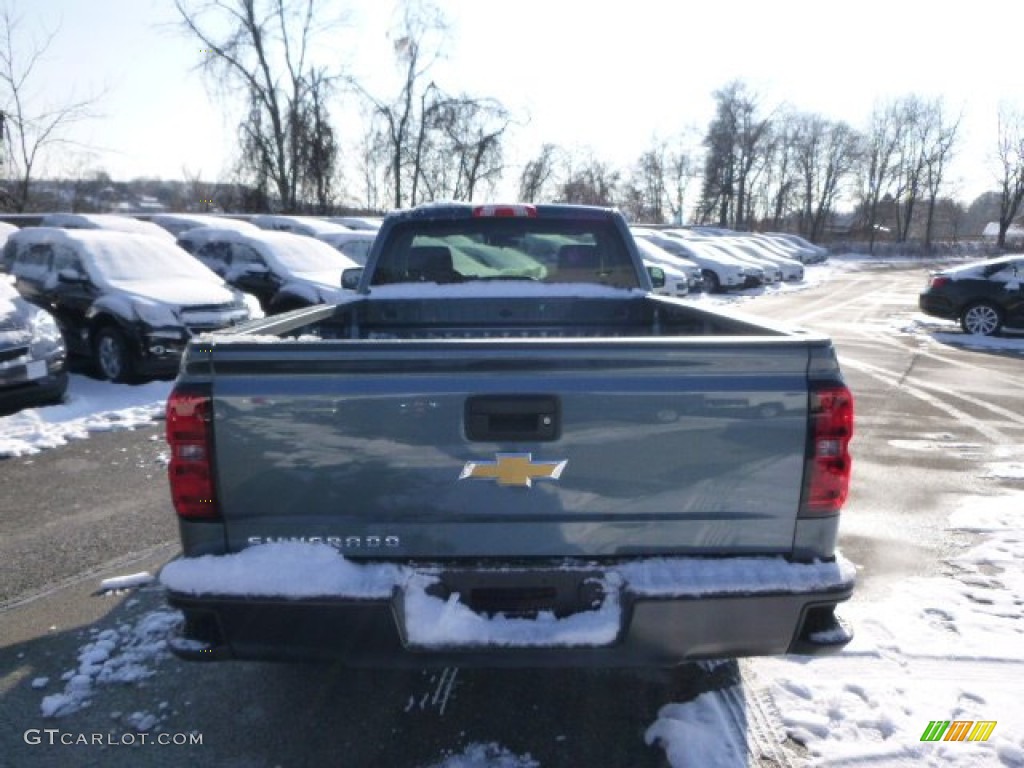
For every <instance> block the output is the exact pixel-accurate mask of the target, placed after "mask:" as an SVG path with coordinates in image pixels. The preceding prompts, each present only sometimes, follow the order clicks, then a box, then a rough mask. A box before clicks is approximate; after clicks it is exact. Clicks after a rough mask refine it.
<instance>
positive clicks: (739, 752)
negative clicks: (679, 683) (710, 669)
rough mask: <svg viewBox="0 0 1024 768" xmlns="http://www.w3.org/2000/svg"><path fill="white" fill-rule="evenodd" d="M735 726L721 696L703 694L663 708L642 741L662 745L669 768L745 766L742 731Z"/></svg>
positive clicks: (732, 716) (745, 754) (745, 755)
mask: <svg viewBox="0 0 1024 768" xmlns="http://www.w3.org/2000/svg"><path fill="white" fill-rule="evenodd" d="M736 726H737V723H736V722H735V718H734V713H732V712H730V710H729V707H728V706H727V705H726V703H725V700H724V699H723V698H722V695H721V694H720V693H718V692H710V693H702V694H701V695H700V696H698V697H697V698H696V699H694V700H693V701H688V702H685V703H682V704H667V705H666V706H664V707H662V708H661V710H660V711H659V712H658V719H657V720H656V721H655V722H654V724H653V725H651V726H650V727H649V728H648V729H647V732H646V733H645V734H644V740H645V742H646V743H647V744H648V745H652V744H657V745H659V746H661V747H662V748H663V749H664V750H665V754H666V755H667V756H668V759H669V763H671V765H672V768H716V767H717V766H720V768H732V767H733V766H741V765H747V745H746V741H745V739H744V732H743V729H742V728H737V727H736ZM709 734H714V735H713V736H711V737H710V738H709Z"/></svg>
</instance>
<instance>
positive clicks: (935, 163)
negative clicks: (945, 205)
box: [924, 100, 960, 250]
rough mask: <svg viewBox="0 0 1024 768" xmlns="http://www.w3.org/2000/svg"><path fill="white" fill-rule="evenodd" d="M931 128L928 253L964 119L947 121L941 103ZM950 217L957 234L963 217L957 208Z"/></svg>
mask: <svg viewBox="0 0 1024 768" xmlns="http://www.w3.org/2000/svg"><path fill="white" fill-rule="evenodd" d="M931 110H932V111H931V116H930V119H929V123H930V127H929V130H928V133H927V139H926V141H925V145H926V151H925V155H924V191H925V197H926V202H927V210H926V215H925V228H924V245H925V249H926V250H931V247H932V232H933V230H934V227H935V220H936V213H937V212H938V210H937V209H938V201H939V194H940V193H941V191H942V189H943V186H944V185H945V182H946V169H947V168H948V167H949V163H950V161H951V160H952V158H953V154H954V152H955V150H956V143H957V139H958V138H959V133H960V117H959V116H958V117H957V118H956V119H955V120H953V121H952V122H951V121H950V120H949V119H948V118H947V116H946V114H945V109H944V107H943V105H942V101H941V100H936V101H935V102H933V103H932V106H931ZM948 210H949V213H950V215H947V216H945V218H946V219H947V220H948V221H949V222H950V223H951V224H952V232H953V234H954V235H955V234H956V224H958V223H959V217H958V216H956V215H955V214H956V213H957V212H956V210H955V208H949V209H948Z"/></svg>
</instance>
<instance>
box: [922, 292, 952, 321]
mask: <svg viewBox="0 0 1024 768" xmlns="http://www.w3.org/2000/svg"><path fill="white" fill-rule="evenodd" d="M917 306H918V308H919V309H920V310H921V311H922V312H923V313H924V314H926V315H931V316H932V317H941V318H944V319H946V320H958V319H959V313H958V312H957V309H956V307H954V306H953V302H951V301H950V300H949V299H948V298H946V297H945V296H937V295H935V294H930V293H922V294H920V295H919V296H918V299H917Z"/></svg>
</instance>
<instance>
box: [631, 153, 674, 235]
mask: <svg viewBox="0 0 1024 768" xmlns="http://www.w3.org/2000/svg"><path fill="white" fill-rule="evenodd" d="M668 163H669V161H668V148H667V146H666V145H665V143H664V142H655V143H654V145H653V146H651V148H650V149H648V150H646V151H645V152H644V153H643V154H641V155H640V157H639V158H638V159H637V161H636V163H635V164H634V166H633V169H632V171H631V172H630V176H629V179H628V181H627V182H626V184H625V185H624V189H623V200H622V208H623V209H624V210H625V211H626V212H627V213H628V215H629V216H630V218H632V219H633V220H634V221H646V222H651V223H653V224H662V223H664V221H665V208H666V207H667V198H668Z"/></svg>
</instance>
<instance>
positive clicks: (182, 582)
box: [160, 541, 404, 600]
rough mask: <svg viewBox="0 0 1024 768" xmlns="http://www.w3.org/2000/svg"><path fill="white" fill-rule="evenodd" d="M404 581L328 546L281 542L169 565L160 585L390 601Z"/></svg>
mask: <svg viewBox="0 0 1024 768" xmlns="http://www.w3.org/2000/svg"><path fill="white" fill-rule="evenodd" d="M403 579H404V576H403V569H402V568H400V567H399V566H395V565H391V564H389V563H367V564H357V563H353V562H352V561H351V560H346V559H345V558H344V557H342V556H341V555H339V554H338V550H336V549H334V548H333V547H329V546H327V545H326V544H316V543H305V542H297V541H280V542H274V543H271V544H261V545H259V546H255V547H249V548H248V549H245V550H243V551H242V552H239V553H237V554H234V555H223V556H214V555H204V556H202V557H195V558H182V559H178V560H173V561H171V562H170V563H168V564H167V565H165V566H164V567H163V569H162V570H161V571H160V582H161V583H162V584H163V585H164V586H165V587H167V588H168V589H170V590H172V591H175V592H185V593H188V594H202V593H212V594H219V595H263V596H269V597H295V598H302V597H321V596H324V595H335V596H338V597H350V598H357V599H360V598H365V599H373V598H375V599H385V600H386V599H388V598H390V597H391V593H392V591H393V590H394V588H395V587H396V586H397V585H398V584H399V583H401V582H402V580H403Z"/></svg>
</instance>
